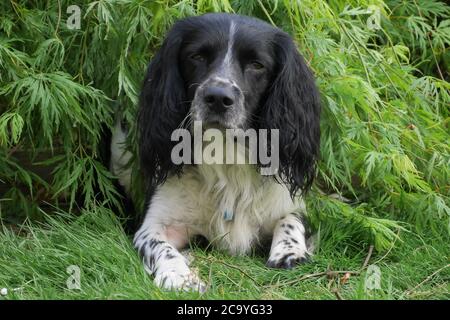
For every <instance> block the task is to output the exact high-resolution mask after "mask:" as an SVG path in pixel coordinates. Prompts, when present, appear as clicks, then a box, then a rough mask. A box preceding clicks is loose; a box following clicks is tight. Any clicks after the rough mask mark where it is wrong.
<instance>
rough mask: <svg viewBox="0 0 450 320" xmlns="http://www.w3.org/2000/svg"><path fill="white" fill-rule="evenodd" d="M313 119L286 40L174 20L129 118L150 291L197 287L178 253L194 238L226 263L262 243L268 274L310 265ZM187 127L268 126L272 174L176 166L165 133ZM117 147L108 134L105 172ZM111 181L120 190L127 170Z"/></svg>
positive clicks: (234, 19)
mask: <svg viewBox="0 0 450 320" xmlns="http://www.w3.org/2000/svg"><path fill="white" fill-rule="evenodd" d="M319 114H320V104H319V94H318V91H317V88H316V86H315V82H314V78H313V76H312V73H311V71H310V70H309V69H308V67H307V65H306V64H305V61H304V60H303V58H302V57H301V55H300V54H299V53H298V51H297V49H296V46H295V44H294V42H293V40H292V39H291V37H290V36H289V35H288V34H286V33H285V32H283V31H281V30H280V29H278V28H275V27H273V26H271V25H269V24H267V23H265V22H263V21H260V20H258V19H255V18H249V17H244V16H239V15H232V14H206V15H203V16H199V17H191V18H187V19H183V20H181V21H178V22H177V23H175V25H174V26H173V27H172V29H171V30H170V31H169V33H168V35H167V37H166V39H165V41H164V43H163V45H162V47H161V48H160V50H159V51H158V52H157V53H156V55H155V56H154V58H153V60H152V61H151V62H150V65H149V67H148V71H147V75H146V78H145V82H144V85H143V89H142V93H141V97H140V109H139V119H138V129H139V152H140V153H139V156H140V166H141V169H142V171H143V174H144V176H145V179H146V181H147V182H148V184H149V188H148V190H149V191H148V203H147V205H146V213H145V220H144V222H143V224H142V226H141V227H140V229H139V230H138V231H137V233H136V235H135V237H134V244H135V246H136V248H137V249H138V250H139V252H140V254H141V255H142V257H143V261H144V265H145V268H146V270H147V271H148V272H149V273H150V274H152V275H154V276H155V283H156V284H157V285H158V286H160V287H163V288H171V289H187V290H200V291H203V290H204V288H205V286H204V284H203V283H202V282H201V281H200V279H199V277H198V276H197V275H196V274H195V273H194V272H193V271H192V270H191V269H190V268H189V263H188V261H187V259H186V258H185V256H184V255H182V254H181V253H180V251H179V250H180V249H182V248H184V247H185V246H186V245H187V244H188V243H189V241H190V239H191V238H192V237H193V236H197V235H201V236H204V237H205V238H207V239H208V240H209V241H210V242H212V243H213V244H214V245H215V246H217V247H218V248H221V249H225V250H227V251H228V252H230V253H231V254H245V253H248V252H249V250H250V249H251V248H252V246H253V245H255V244H258V243H259V242H260V241H262V240H264V239H272V246H271V249H270V255H269V259H268V262H267V265H268V266H269V267H276V268H292V267H294V266H295V265H296V264H297V263H301V262H304V261H305V260H306V259H307V258H308V255H309V254H310V252H309V251H310V250H309V246H308V245H307V230H306V229H307V228H306V225H305V223H304V219H303V218H304V214H305V212H306V211H305V206H304V203H303V200H302V197H301V196H302V195H303V194H304V193H305V192H306V191H307V190H308V189H309V188H310V186H311V183H312V181H313V178H314V175H315V162H316V160H317V158H318V153H319V138H320V128H319ZM193 121H201V122H202V123H203V124H204V125H205V127H208V128H217V129H219V130H225V129H239V128H240V129H248V128H253V129H255V130H260V129H278V130H279V168H278V172H277V174H276V175H274V176H264V175H261V174H260V173H259V171H258V169H260V167H261V166H260V165H259V164H256V165H255V164H234V165H230V164H197V165H195V164H191V165H187V164H184V165H183V164H175V163H174V162H173V160H172V159H171V152H172V148H173V147H174V145H175V142H174V141H172V139H171V137H172V133H173V131H174V130H176V129H177V128H181V127H186V128H187V129H188V130H192V123H193ZM123 138H124V137H123V136H121V133H120V130H118V132H116V133H115V137H113V140H114V141H113V162H114V161H116V163H117V164H116V166H115V167H114V166H113V169H114V168H116V169H117V168H118V167H119V165H118V163H120V162H122V163H123V162H126V161H124V160H123V159H124V158H125V159H126V160H128V159H129V155H124V154H121V153H120V152H118V151H117V150H119V149H118V148H116V147H117V146H118V145H119V143H120V141H121V140H123ZM114 150H115V151H114ZM116 171H117V170H116ZM119 176H120V177H119V178H120V181H121V183H122V184H123V185H125V186H127V185H128V183H129V172H125V173H122V174H121V175H119Z"/></svg>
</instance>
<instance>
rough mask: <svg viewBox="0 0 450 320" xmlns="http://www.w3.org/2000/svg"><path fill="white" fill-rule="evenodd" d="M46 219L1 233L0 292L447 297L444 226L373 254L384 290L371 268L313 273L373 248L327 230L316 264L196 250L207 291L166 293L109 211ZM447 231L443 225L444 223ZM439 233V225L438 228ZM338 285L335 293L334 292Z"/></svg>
mask: <svg viewBox="0 0 450 320" xmlns="http://www.w3.org/2000/svg"><path fill="white" fill-rule="evenodd" d="M46 219H47V222H46V223H45V224H44V225H32V226H30V225H27V226H24V227H23V228H22V229H21V230H15V231H14V232H13V231H11V230H10V228H8V227H7V226H4V228H3V232H2V233H0V242H1V243H2V245H1V246H0V265H1V268H0V270H1V271H0V288H3V287H6V288H8V291H9V293H8V295H7V296H6V297H3V298H1V297H0V299H336V298H337V296H339V297H341V298H343V299H448V298H450V294H449V289H450V288H449V279H450V267H449V259H448V253H449V239H448V232H447V231H446V230H440V231H439V232H438V233H436V232H435V233H434V235H432V234H431V233H429V232H428V231H427V232H423V233H421V234H420V236H419V235H417V234H416V233H413V232H402V234H401V239H402V240H398V241H396V243H395V246H393V247H392V248H391V249H390V250H388V251H386V252H383V253H376V252H374V253H373V254H372V255H371V256H370V261H369V263H368V265H371V264H375V265H376V266H378V267H379V268H380V270H381V283H380V289H373V290H365V289H364V283H365V277H366V271H365V270H363V271H362V272H361V273H360V274H359V275H358V274H352V275H351V276H350V278H349V279H348V281H346V282H345V283H341V278H342V276H343V275H344V274H339V276H338V277H331V278H330V277H327V276H314V274H317V273H320V272H324V271H327V270H332V271H345V270H348V271H358V270H360V269H361V267H362V265H363V262H364V261H365V259H366V258H367V256H368V248H367V247H366V246H365V245H363V244H362V243H361V244H358V243H353V242H351V241H337V239H338V238H339V235H336V234H335V235H333V234H326V233H323V232H322V233H321V236H320V237H321V239H320V247H319V248H318V249H317V252H316V254H315V256H314V258H313V260H312V262H311V263H309V264H305V265H302V266H299V267H297V268H295V269H294V270H288V271H286V270H275V269H268V268H266V267H265V266H264V263H265V259H266V256H264V255H262V254H259V255H256V254H255V255H252V256H245V257H231V256H229V255H227V254H226V253H223V252H219V251H217V250H207V251H205V249H202V248H198V247H193V248H191V254H192V255H193V256H194V262H193V266H194V267H195V268H197V269H198V270H199V272H200V274H201V276H202V278H203V279H204V280H206V281H207V283H208V285H209V290H208V291H207V293H205V294H203V295H200V294H198V293H186V292H181V293H177V292H167V291H162V290H160V289H158V288H157V287H155V286H154V285H153V283H152V278H151V277H150V276H148V275H147V274H146V273H145V271H144V268H143V267H142V265H141V261H140V259H139V257H138V255H137V253H136V252H135V250H134V249H133V247H132V244H131V240H130V239H129V238H128V237H127V236H126V235H125V233H124V232H123V230H122V228H121V226H120V222H119V221H118V219H117V218H116V217H115V216H114V215H112V214H111V213H110V211H108V210H105V209H102V208H97V209H95V210H94V211H91V212H83V213H82V214H81V215H80V216H78V217H73V216H70V215H67V214H63V213H59V214H56V215H53V216H51V217H50V216H47V218H46ZM443 229H445V228H443ZM441 231H442V232H441ZM70 265H77V266H79V267H80V269H81V290H68V289H67V287H66V281H67V278H68V277H69V274H68V273H66V269H67V267H68V266H70ZM335 291H338V294H336V293H335Z"/></svg>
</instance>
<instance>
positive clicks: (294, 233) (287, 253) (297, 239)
mask: <svg viewBox="0 0 450 320" xmlns="http://www.w3.org/2000/svg"><path fill="white" fill-rule="evenodd" d="M306 227H307V226H306V224H305V223H304V221H303V219H302V217H301V216H298V215H294V214H289V215H287V216H286V217H284V218H282V219H280V221H278V222H277V224H276V226H275V229H274V233H273V240H272V247H271V249H270V255H269V260H268V261H267V266H268V267H270V268H284V269H292V268H293V267H295V265H296V264H300V263H303V262H306V261H307V260H308V258H309V256H310V252H309V251H308V248H307V244H306V233H307V231H306Z"/></svg>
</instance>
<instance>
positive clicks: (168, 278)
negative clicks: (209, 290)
mask: <svg viewBox="0 0 450 320" xmlns="http://www.w3.org/2000/svg"><path fill="white" fill-rule="evenodd" d="M155 284H156V285H157V286H158V287H160V288H163V289H167V290H177V291H195V292H200V293H203V292H205V291H206V285H205V284H204V283H203V282H202V281H201V280H200V278H199V277H198V275H197V274H196V273H194V272H193V271H190V270H189V271H188V272H179V271H177V270H175V269H172V270H168V271H163V272H160V273H158V274H157V275H156V276H155Z"/></svg>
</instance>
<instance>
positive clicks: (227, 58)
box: [223, 21, 236, 71]
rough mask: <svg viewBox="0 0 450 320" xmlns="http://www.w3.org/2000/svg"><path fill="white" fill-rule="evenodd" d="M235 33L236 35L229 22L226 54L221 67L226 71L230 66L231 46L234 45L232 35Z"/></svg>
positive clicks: (234, 26) (232, 23)
mask: <svg viewBox="0 0 450 320" xmlns="http://www.w3.org/2000/svg"><path fill="white" fill-rule="evenodd" d="M235 33H236V25H235V23H234V22H233V21H231V23H230V31H229V36H228V46H227V53H226V54H225V58H224V60H223V66H224V68H226V69H228V68H229V67H230V66H231V56H232V49H233V44H234V34H235ZM227 71H228V70H227Z"/></svg>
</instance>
